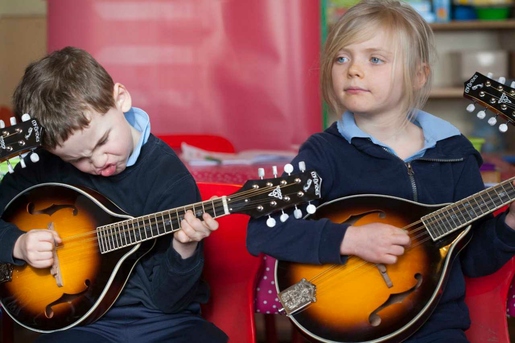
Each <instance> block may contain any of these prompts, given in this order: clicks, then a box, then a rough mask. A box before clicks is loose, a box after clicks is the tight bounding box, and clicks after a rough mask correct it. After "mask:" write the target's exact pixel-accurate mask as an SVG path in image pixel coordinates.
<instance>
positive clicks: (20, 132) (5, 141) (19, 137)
mask: <svg viewBox="0 0 515 343" xmlns="http://www.w3.org/2000/svg"><path fill="white" fill-rule="evenodd" d="M21 119H22V121H21V123H17V122H16V119H15V118H11V126H8V127H6V126H5V123H4V122H3V121H2V120H0V162H7V167H8V170H9V172H10V173H12V172H13V171H14V169H13V167H12V165H11V163H10V162H9V160H10V159H12V158H14V157H17V156H20V157H21V156H22V155H23V154H26V153H30V159H31V160H32V161H33V162H37V161H38V160H39V156H38V155H37V154H36V153H34V150H35V149H36V148H37V147H39V146H40V145H41V142H42V141H41V140H42V138H43V137H42V134H43V128H42V127H41V126H40V125H39V123H38V121H37V120H36V119H32V118H31V117H30V115H28V114H24V115H23V116H22V118H21ZM20 163H22V167H24V166H25V165H24V162H23V159H20Z"/></svg>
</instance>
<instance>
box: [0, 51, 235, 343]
mask: <svg viewBox="0 0 515 343" xmlns="http://www.w3.org/2000/svg"><path fill="white" fill-rule="evenodd" d="M13 109H14V113H15V114H16V115H18V116H21V115H22V114H24V113H29V114H30V115H31V116H32V117H33V118H36V119H37V120H38V121H39V123H40V125H41V126H42V127H43V128H44V129H45V132H44V135H43V142H42V147H43V149H41V151H39V152H38V153H39V157H40V161H39V162H38V163H31V162H29V161H27V167H26V168H20V167H17V168H16V170H15V173H14V174H9V175H6V176H5V178H4V179H3V180H2V182H1V183H0V194H1V196H0V208H1V209H2V211H3V210H4V209H5V207H6V205H7V204H8V203H9V201H10V200H11V199H13V198H14V197H15V196H16V195H17V194H19V193H20V192H23V191H24V190H25V189H27V188H28V187H30V186H33V185H35V184H41V183H46V182H58V183H63V184H69V185H75V186H79V187H86V188H89V189H92V190H95V191H98V192H100V193H101V194H102V195H104V196H105V197H106V198H108V199H110V200H111V201H112V202H114V203H115V204H116V205H117V206H118V207H120V209H122V210H123V211H124V212H126V213H128V214H130V215H132V216H142V215H145V214H150V213H155V212H158V211H163V210H168V209H173V208H176V207H179V206H182V205H186V204H192V203H195V202H198V201H200V195H199V192H198V189H197V187H196V184H195V181H194V179H193V177H192V176H191V175H190V174H189V172H188V171H187V169H186V167H185V166H184V165H183V164H182V163H181V161H180V160H179V158H178V157H177V155H176V154H175V153H174V152H173V151H172V149H171V148H169V147H168V146H167V145H166V144H165V143H164V142H162V141H161V140H159V139H158V138H156V137H155V136H154V135H152V134H151V133H150V123H149V118H148V115H147V114H146V113H145V112H144V111H142V110H141V109H138V108H134V107H132V103H131V97H130V94H129V92H128V91H127V89H126V88H125V87H124V86H123V85H121V84H119V83H114V82H113V80H112V78H111V77H110V75H109V74H108V73H107V72H106V70H105V69H104V68H103V67H102V66H101V65H100V64H99V63H98V62H97V61H96V60H95V59H94V58H93V57H92V56H91V55H90V54H89V53H87V52H86V51H83V50H81V49H77V48H73V47H66V48H64V49H62V50H59V51H55V52H53V53H51V54H49V55H48V56H46V57H44V58H42V59H41V60H39V61H37V62H35V63H32V64H31V65H29V66H28V67H27V69H26V70H25V74H24V76H23V78H22V80H21V82H20V84H19V85H18V87H17V89H16V90H15V93H14V96H13ZM181 228H182V229H181V230H178V231H176V232H175V233H174V234H173V235H163V236H161V237H159V238H157V240H156V243H155V246H154V247H153V248H152V250H151V251H150V252H148V253H147V254H146V255H144V256H143V257H142V258H141V259H140V260H139V261H138V262H137V264H136V265H135V266H134V268H133V270H132V272H131V274H130V277H129V278H128V280H127V283H126V284H125V286H124V288H123V291H122V292H121V294H120V296H119V297H118V298H117V299H116V302H115V303H114V305H113V306H112V307H111V308H110V309H109V310H108V311H107V312H106V313H105V314H104V315H103V316H101V317H100V319H98V320H97V321H95V322H93V323H91V324H88V325H85V326H74V327H72V328H70V329H68V330H64V331H56V332H52V333H49V334H44V335H41V336H40V337H39V338H38V342H56V341H60V342H72V341H73V342H76V343H77V342H97V343H100V342H226V341H227V336H226V335H225V334H224V333H223V332H222V331H221V330H219V329H218V328H217V327H216V326H214V325H213V324H212V323H209V322H207V321H205V320H204V319H202V318H201V316H200V303H204V302H206V301H207V299H208V295H209V290H208V287H207V285H206V284H205V283H203V281H202V280H200V277H201V273H202V267H203V253H202V251H203V249H202V242H201V241H202V240H203V239H204V238H206V237H208V236H209V235H210V233H211V232H212V231H214V230H216V229H217V228H218V223H217V222H216V221H215V220H214V219H213V218H212V217H210V216H209V215H208V214H204V215H203V221H201V220H199V219H197V218H195V216H194V215H193V214H192V213H191V211H188V212H187V213H186V215H185V216H184V219H183V220H182V221H181ZM0 242H1V244H2V246H1V248H0V262H2V263H11V264H14V265H22V264H24V263H27V264H29V265H31V266H32V267H34V268H49V267H52V266H53V265H54V263H55V262H56V261H54V249H55V247H56V246H58V245H59V244H61V243H62V238H61V237H59V234H58V232H57V230H56V231H53V230H47V229H39V228H34V230H29V231H28V232H24V231H21V230H19V229H18V228H17V227H16V226H15V225H13V224H11V223H8V222H5V221H4V220H1V221H0ZM60 263H63V261H60Z"/></svg>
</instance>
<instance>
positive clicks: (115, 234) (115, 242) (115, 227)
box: [113, 223, 120, 249]
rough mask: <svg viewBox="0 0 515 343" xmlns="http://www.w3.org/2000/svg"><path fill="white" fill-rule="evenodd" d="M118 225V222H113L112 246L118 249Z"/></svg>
mask: <svg viewBox="0 0 515 343" xmlns="http://www.w3.org/2000/svg"><path fill="white" fill-rule="evenodd" d="M119 227H120V225H119V224H118V223H116V224H113V247H114V249H118V248H119V247H120V242H119V240H118V237H119V235H120V231H119V230H118V229H119Z"/></svg>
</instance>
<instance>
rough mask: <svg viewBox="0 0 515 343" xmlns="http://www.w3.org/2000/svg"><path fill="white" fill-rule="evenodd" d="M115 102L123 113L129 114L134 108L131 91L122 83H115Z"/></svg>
mask: <svg viewBox="0 0 515 343" xmlns="http://www.w3.org/2000/svg"><path fill="white" fill-rule="evenodd" d="M113 96H114V101H115V105H116V108H118V109H119V110H121V111H122V112H127V111H128V110H130V109H131V107H132V99H131V95H130V93H129V91H128V90H127V88H125V86H124V85H122V84H121V83H115V85H114V94H113Z"/></svg>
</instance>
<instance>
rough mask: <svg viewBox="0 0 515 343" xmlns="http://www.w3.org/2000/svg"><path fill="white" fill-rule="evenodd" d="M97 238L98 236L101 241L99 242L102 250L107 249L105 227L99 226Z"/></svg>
mask: <svg viewBox="0 0 515 343" xmlns="http://www.w3.org/2000/svg"><path fill="white" fill-rule="evenodd" d="M96 231H97V238H98V242H99V243H100V244H99V247H100V251H105V241H104V235H103V233H104V229H103V228H97V230H96Z"/></svg>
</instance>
